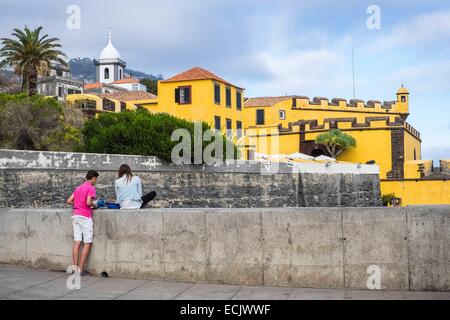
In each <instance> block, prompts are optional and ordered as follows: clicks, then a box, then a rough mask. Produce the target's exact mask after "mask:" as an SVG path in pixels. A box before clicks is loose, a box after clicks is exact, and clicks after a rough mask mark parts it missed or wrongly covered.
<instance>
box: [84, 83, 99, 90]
mask: <svg viewBox="0 0 450 320" xmlns="http://www.w3.org/2000/svg"><path fill="white" fill-rule="evenodd" d="M101 87H102V84H101V83H100V82H95V83H87V84H85V85H84V89H85V90H89V89H99V88H101Z"/></svg>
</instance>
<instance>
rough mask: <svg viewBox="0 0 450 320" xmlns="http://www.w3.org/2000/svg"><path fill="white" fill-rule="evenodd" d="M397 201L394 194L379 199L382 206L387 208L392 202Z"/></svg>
mask: <svg viewBox="0 0 450 320" xmlns="http://www.w3.org/2000/svg"><path fill="white" fill-rule="evenodd" d="M394 199H397V197H396V196H395V193H389V194H384V195H383V196H382V198H381V200H382V201H383V206H385V207H389V206H390V205H391V204H392V200H394Z"/></svg>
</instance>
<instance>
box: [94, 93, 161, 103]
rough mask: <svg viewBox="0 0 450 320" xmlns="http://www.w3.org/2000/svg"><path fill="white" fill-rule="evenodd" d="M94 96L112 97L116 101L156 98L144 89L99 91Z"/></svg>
mask: <svg viewBox="0 0 450 320" xmlns="http://www.w3.org/2000/svg"><path fill="white" fill-rule="evenodd" d="M96 96H98V97H100V98H107V99H113V100H118V101H134V100H150V99H156V98H158V97H157V96H155V95H154V94H152V93H148V92H144V91H125V92H112V93H99V94H96Z"/></svg>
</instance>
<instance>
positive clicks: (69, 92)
mask: <svg viewBox="0 0 450 320" xmlns="http://www.w3.org/2000/svg"><path fill="white" fill-rule="evenodd" d="M74 93H75V90H74V89H68V90H67V94H74Z"/></svg>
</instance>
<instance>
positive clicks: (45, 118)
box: [0, 93, 83, 151]
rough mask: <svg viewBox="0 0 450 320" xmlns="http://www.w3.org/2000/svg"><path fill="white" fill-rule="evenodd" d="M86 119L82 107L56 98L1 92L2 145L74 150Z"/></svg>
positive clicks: (43, 149) (13, 147)
mask: <svg viewBox="0 0 450 320" xmlns="http://www.w3.org/2000/svg"><path fill="white" fill-rule="evenodd" d="M82 119H83V117H82V113H81V110H79V109H76V108H74V107H72V106H69V105H66V104H64V103H59V102H57V101H56V100H54V99H48V98H44V97H41V96H38V95H35V96H32V97H29V96H28V95H27V94H23V93H22V94H18V95H9V94H0V148H8V149H19V150H42V151H74V149H75V148H77V147H78V145H79V144H80V142H81V137H82V135H81V128H82V126H83V120H82Z"/></svg>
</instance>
